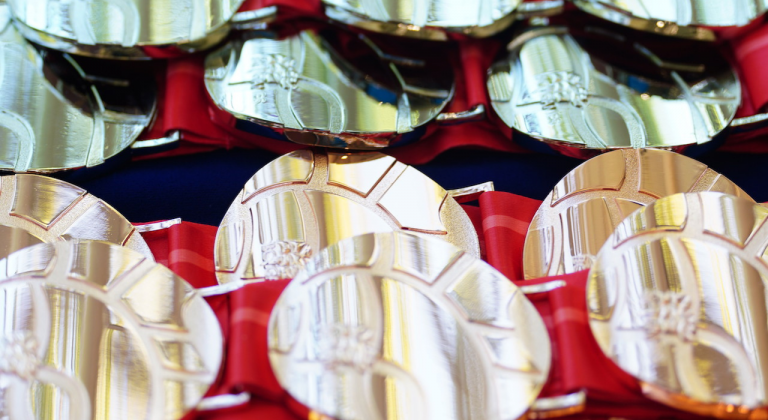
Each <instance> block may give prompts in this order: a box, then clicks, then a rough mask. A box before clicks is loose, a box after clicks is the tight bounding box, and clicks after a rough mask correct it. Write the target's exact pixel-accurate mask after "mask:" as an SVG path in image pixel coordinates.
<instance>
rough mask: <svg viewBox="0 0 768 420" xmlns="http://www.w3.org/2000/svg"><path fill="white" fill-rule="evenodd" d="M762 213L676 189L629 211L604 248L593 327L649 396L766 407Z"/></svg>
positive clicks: (715, 411) (730, 413)
mask: <svg viewBox="0 0 768 420" xmlns="http://www.w3.org/2000/svg"><path fill="white" fill-rule="evenodd" d="M766 217H768V210H767V209H765V208H764V207H762V206H759V205H757V204H755V203H753V202H751V201H750V200H746V199H743V198H737V197H733V196H730V195H725V194H720V193H712V192H705V193H696V194H676V195H672V196H669V197H664V198H661V199H659V200H657V201H656V202H654V203H653V204H650V205H648V206H647V207H645V208H642V209H639V210H637V211H635V212H634V213H632V214H631V215H630V216H629V217H627V218H626V219H625V220H624V221H623V222H622V223H621V224H620V225H619V226H618V228H617V229H616V232H615V233H614V234H613V235H612V236H611V238H610V239H609V241H608V242H607V243H606V244H605V246H604V247H603V248H602V249H601V250H600V253H599V254H598V256H597V260H596V262H595V264H594V266H593V267H592V270H591V271H590V274H589V283H588V286H587V291H588V292H587V300H588V311H589V317H590V318H589V322H590V326H591V328H592V332H593V334H594V336H595V338H596V339H597V342H598V344H599V345H600V347H601V348H602V350H603V352H605V354H606V355H607V356H608V357H609V358H611V359H612V360H613V361H614V362H615V363H616V364H617V365H618V366H619V367H621V368H622V369H623V370H625V371H626V372H628V373H630V374H632V375H633V376H635V377H636V378H637V379H638V380H639V381H640V382H641V384H642V388H643V391H644V392H645V393H646V394H647V395H648V396H649V397H650V398H652V399H655V400H657V401H661V402H663V403H666V404H669V405H672V406H674V407H676V408H680V409H683V410H688V411H693V412H695V413H698V414H703V415H716V416H718V417H721V418H728V417H735V418H764V417H765V416H766V414H768V413H767V412H766V409H765V407H766V404H768V400H767V399H766V395H767V394H768V361H767V360H766V358H768V329H766V326H765V322H766V314H768V302H767V299H766V296H768V295H767V294H766V281H768V259H766V246H767V245H768V227H766V225H765V223H764V222H765V219H766ZM754 409H757V411H755V412H751V411H752V410H754Z"/></svg>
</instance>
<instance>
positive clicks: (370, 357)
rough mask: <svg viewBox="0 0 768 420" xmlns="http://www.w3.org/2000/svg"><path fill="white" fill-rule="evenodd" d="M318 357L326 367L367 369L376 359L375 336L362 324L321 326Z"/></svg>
mask: <svg viewBox="0 0 768 420" xmlns="http://www.w3.org/2000/svg"><path fill="white" fill-rule="evenodd" d="M318 338H319V343H318V345H319V354H318V357H319V359H320V361H321V362H322V363H323V365H324V366H325V368H326V369H328V370H336V369H338V368H339V367H340V366H347V367H351V368H354V369H357V370H359V371H365V370H366V369H368V368H369V367H370V366H371V365H372V364H373V362H374V360H375V359H376V354H377V353H378V351H377V349H376V337H375V336H374V333H373V331H371V330H370V329H368V328H366V327H365V326H363V325H347V324H333V325H327V326H326V327H325V328H323V331H322V332H321V335H320V337H318Z"/></svg>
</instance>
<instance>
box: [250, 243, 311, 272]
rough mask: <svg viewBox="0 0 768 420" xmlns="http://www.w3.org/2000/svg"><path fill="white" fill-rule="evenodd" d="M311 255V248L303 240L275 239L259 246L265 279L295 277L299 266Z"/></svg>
mask: <svg viewBox="0 0 768 420" xmlns="http://www.w3.org/2000/svg"><path fill="white" fill-rule="evenodd" d="M311 256H312V248H311V247H310V246H309V245H307V244H306V243H304V242H298V241H277V242H271V243H268V244H265V245H263V246H262V247H261V259H262V261H264V264H263V265H264V271H265V273H264V278H265V279H267V280H279V279H290V278H293V277H296V274H297V273H298V272H299V270H300V269H301V267H303V266H304V264H305V263H306V262H307V260H308V259H309V257H311Z"/></svg>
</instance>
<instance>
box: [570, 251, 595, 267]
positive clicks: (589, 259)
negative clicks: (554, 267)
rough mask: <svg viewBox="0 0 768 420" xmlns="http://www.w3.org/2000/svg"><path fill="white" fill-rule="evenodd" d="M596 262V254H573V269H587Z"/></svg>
mask: <svg viewBox="0 0 768 420" xmlns="http://www.w3.org/2000/svg"><path fill="white" fill-rule="evenodd" d="M594 262H595V256H594V255H589V254H579V255H574V256H573V260H572V263H573V269H574V270H575V271H581V270H587V269H589V268H591V267H592V264H593V263H594Z"/></svg>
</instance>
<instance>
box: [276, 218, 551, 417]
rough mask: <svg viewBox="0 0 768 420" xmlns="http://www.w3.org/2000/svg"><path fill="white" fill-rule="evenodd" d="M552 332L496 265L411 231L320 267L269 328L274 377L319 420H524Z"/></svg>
mask: <svg viewBox="0 0 768 420" xmlns="http://www.w3.org/2000/svg"><path fill="white" fill-rule="evenodd" d="M542 331H545V326H544V323H543V321H542V319H541V317H540V316H539V314H538V312H536V309H535V308H534V306H533V305H532V304H531V302H530V301H528V299H527V298H526V297H525V295H524V294H523V293H522V292H521V291H520V290H519V289H518V288H517V287H516V286H515V285H514V284H512V283H511V282H510V281H509V280H508V279H506V278H505V277H504V276H502V275H501V274H500V273H499V272H498V271H496V270H495V269H493V268H492V267H491V266H489V265H488V264H486V263H485V262H483V261H481V260H479V259H477V258H475V257H473V256H470V255H467V254H466V253H464V252H462V251H461V250H460V249H459V248H456V247H455V246H453V245H451V244H449V243H447V242H444V241H440V240H437V239H435V238H424V237H420V236H416V235H412V234H408V233H404V232H390V233H377V234H368V235H363V236H357V237H354V238H350V239H345V240H343V241H341V242H338V243H336V244H334V245H331V246H330V247H328V248H326V249H324V250H323V251H321V252H320V253H319V254H318V255H316V256H314V257H313V258H312V259H311V260H310V261H309V263H307V265H306V268H305V269H304V270H303V271H301V272H300V274H299V275H298V276H297V277H296V278H295V279H294V280H293V281H292V282H291V283H290V284H289V285H288V287H287V288H286V289H285V291H284V292H283V294H282V295H281V296H280V298H279V300H278V301H277V303H276V305H275V309H274V310H273V311H272V315H271V317H270V321H269V332H268V345H269V356H270V361H271V363H272V369H273V371H274V372H275V374H276V376H277V379H278V381H279V382H280V384H281V385H282V386H283V388H285V389H286V390H287V391H288V392H289V393H290V394H291V396H293V397H294V398H295V399H297V400H298V401H299V402H301V403H302V404H304V405H306V406H307V407H309V408H310V409H311V410H312V411H313V412H314V413H313V414H316V415H326V416H331V417H333V418H337V419H340V420H351V419H443V420H448V419H516V418H520V417H521V416H523V414H525V413H526V411H528V408H529V407H530V405H531V404H532V403H533V402H534V400H535V399H536V398H537V396H538V394H539V392H540V391H541V388H542V386H543V384H544V382H545V381H546V379H547V375H548V374H549V368H550V363H551V361H550V357H551V350H550V343H549V338H548V336H547V334H545V333H544V334H542Z"/></svg>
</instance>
